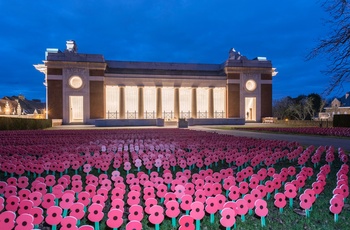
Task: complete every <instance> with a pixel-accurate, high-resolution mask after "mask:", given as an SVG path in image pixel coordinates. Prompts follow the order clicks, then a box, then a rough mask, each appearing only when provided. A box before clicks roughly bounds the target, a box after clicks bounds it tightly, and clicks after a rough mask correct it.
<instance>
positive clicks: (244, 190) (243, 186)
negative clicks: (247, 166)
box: [239, 181, 249, 194]
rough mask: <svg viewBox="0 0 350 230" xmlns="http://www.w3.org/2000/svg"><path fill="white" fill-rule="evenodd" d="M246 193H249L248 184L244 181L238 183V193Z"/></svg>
mask: <svg viewBox="0 0 350 230" xmlns="http://www.w3.org/2000/svg"><path fill="white" fill-rule="evenodd" d="M248 191H249V187H248V183H247V182H245V181H242V182H240V183H239V192H240V193H241V194H247V192H248Z"/></svg>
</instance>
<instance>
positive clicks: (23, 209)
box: [17, 200, 34, 214]
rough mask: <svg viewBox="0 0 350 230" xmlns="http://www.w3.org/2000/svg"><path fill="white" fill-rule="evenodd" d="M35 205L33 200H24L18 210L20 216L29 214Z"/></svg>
mask: <svg viewBox="0 0 350 230" xmlns="http://www.w3.org/2000/svg"><path fill="white" fill-rule="evenodd" d="M33 206H34V204H33V201H31V200H22V201H21V202H20V203H19V209H18V211H17V212H18V214H23V213H29V212H30V210H31V209H32V208H33Z"/></svg>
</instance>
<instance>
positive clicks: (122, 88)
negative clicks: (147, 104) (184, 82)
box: [119, 86, 214, 119]
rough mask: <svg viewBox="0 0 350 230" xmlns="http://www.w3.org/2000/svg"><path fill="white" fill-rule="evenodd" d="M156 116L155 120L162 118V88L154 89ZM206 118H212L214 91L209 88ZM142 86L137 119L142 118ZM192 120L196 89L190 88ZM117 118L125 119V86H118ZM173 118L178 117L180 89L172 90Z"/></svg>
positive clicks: (195, 104) (194, 111)
mask: <svg viewBox="0 0 350 230" xmlns="http://www.w3.org/2000/svg"><path fill="white" fill-rule="evenodd" d="M156 90H157V91H156V98H157V99H156V100H157V101H156V109H157V111H156V114H157V118H162V87H157V88H156ZM208 96H209V98H208V116H209V118H214V89H213V88H209V94H208ZM143 98H144V97H143V86H139V87H138V118H139V119H143V118H144V102H143ZM191 111H192V118H197V88H192V92H191ZM119 112H120V115H119V118H120V119H125V86H120V90H119ZM174 117H175V118H179V117H180V88H179V87H175V88H174Z"/></svg>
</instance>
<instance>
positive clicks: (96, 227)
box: [95, 221, 100, 230]
mask: <svg viewBox="0 0 350 230" xmlns="http://www.w3.org/2000/svg"><path fill="white" fill-rule="evenodd" d="M95 230H100V222H98V221H97V222H95Z"/></svg>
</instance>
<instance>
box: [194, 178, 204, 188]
mask: <svg viewBox="0 0 350 230" xmlns="http://www.w3.org/2000/svg"><path fill="white" fill-rule="evenodd" d="M194 184H195V187H196V190H199V189H203V186H204V180H203V179H197V180H196V181H195V182H194Z"/></svg>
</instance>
